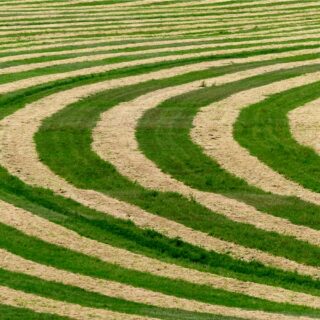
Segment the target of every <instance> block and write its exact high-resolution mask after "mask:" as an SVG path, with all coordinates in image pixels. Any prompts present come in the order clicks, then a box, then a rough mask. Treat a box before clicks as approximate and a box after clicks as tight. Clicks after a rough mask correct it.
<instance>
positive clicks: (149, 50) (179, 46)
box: [0, 38, 320, 68]
mask: <svg viewBox="0 0 320 320" xmlns="http://www.w3.org/2000/svg"><path fill="white" fill-rule="evenodd" d="M309 40H310V42H311V43H314V42H317V41H319V44H320V38H311V39H309ZM309 40H308V39H299V40H294V41H280V42H274V41H271V42H264V43H261V44H259V43H245V44H242V43H241V44H238V45H234V44H226V45H220V46H218V47H212V46H213V44H212V43H211V42H210V41H204V42H200V43H192V42H191V43H189V42H185V43H172V44H158V45H157V44H155V45H148V46H147V45H146V46H136V47H129V48H118V49H112V48H111V49H108V47H101V46H97V47H96V48H98V50H94V51H90V50H92V48H91V49H88V51H83V50H82V51H80V52H77V51H76V50H75V51H74V52H70V53H60V54H59V52H56V53H55V54H54V55H51V54H50V55H48V56H46V55H45V53H47V52H44V53H43V56H41V57H30V58H28V57H24V58H23V59H21V58H20V57H17V60H11V59H10V61H6V62H0V68H8V67H13V66H19V65H27V64H30V63H41V62H49V61H57V62H58V61H59V60H62V59H72V58H78V57H88V56H90V57H93V58H94V57H95V56H96V55H101V54H122V56H123V57H125V59H129V58H128V56H125V54H128V53H130V54H134V53H135V52H136V51H138V52H137V54H143V51H146V52H145V54H146V55H147V57H149V55H150V56H151V57H157V56H167V55H171V54H184V53H185V52H186V53H187V54H190V53H200V52H207V51H217V52H218V54H219V51H222V50H235V49H249V48H255V47H261V46H272V45H278V46H280V45H292V46H298V45H303V46H304V47H305V46H306V45H310V44H309V43H308V41H309ZM197 45H201V46H205V45H208V47H203V48H197V47H196V46H197ZM189 46H194V48H192V49H191V48H190V49H189V48H187V50H185V49H184V47H189ZM174 48H176V51H170V50H172V49H174ZM258 49H259V50H261V49H260V48H258ZM287 49H289V50H290V47H287ZM156 50H168V51H166V52H154V51H156ZM15 55H17V52H14V53H13V54H9V55H8V54H7V55H5V54H4V53H3V54H0V57H11V56H12V57H14V56H15Z"/></svg>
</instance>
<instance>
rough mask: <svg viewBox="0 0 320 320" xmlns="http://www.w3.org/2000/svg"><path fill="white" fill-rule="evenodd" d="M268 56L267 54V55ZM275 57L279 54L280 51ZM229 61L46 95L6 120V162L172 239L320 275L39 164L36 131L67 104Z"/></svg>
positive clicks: (1, 158) (2, 158) (26, 176)
mask: <svg viewBox="0 0 320 320" xmlns="http://www.w3.org/2000/svg"><path fill="white" fill-rule="evenodd" d="M291 55H292V53H291ZM291 55H290V54H289V55H288V54H287V53H286V55H283V56H291ZM267 56H268V57H269V58H271V57H272V55H267ZM267 56H266V57H265V58H267ZM275 56H277V57H279V56H280V55H275ZM262 59H263V58H262V57H261V56H260V57H254V58H247V59H239V60H241V62H249V61H260V60H262ZM227 62H230V61H229V60H227V61H219V62H210V63H208V62H206V63H202V64H196V65H191V66H186V67H178V68H173V69H169V70H161V71H158V72H153V73H150V74H146V75H142V76H133V77H128V78H122V79H116V80H111V81H106V82H102V83H98V84H93V85H88V86H84V87H79V88H74V89H71V90H68V91H64V92H60V93H57V94H54V95H51V96H48V97H46V98H43V99H41V100H39V101H37V102H35V103H32V104H30V105H28V106H26V107H25V108H24V109H21V110H19V111H17V112H16V113H15V114H13V115H11V116H9V117H7V118H5V119H4V120H3V121H1V123H0V125H1V127H2V130H1V139H0V140H1V148H0V149H1V154H0V162H1V164H2V165H3V166H4V167H5V168H7V169H8V170H9V171H10V172H11V173H12V174H13V175H16V176H18V177H19V178H21V179H22V180H24V181H25V182H26V183H29V184H32V185H38V186H43V187H46V188H49V189H52V190H53V191H54V192H56V193H58V194H63V195H65V196H67V197H70V198H72V199H74V200H76V201H78V202H80V203H82V204H84V205H87V206H89V207H91V208H94V209H97V210H99V211H102V212H106V213H110V214H112V215H114V216H116V217H120V218H124V219H130V220H132V221H133V222H135V223H136V224H137V225H138V226H140V227H143V228H145V227H148V228H152V229H155V230H157V231H158V232H161V233H164V234H166V235H168V236H169V237H181V238H182V239H183V240H184V241H186V242H189V243H192V244H195V245H199V246H202V247H205V248H206V249H208V250H214V251H217V252H223V253H226V252H228V253H230V254H231V255H232V256H233V257H236V258H240V259H244V260H249V261H250V260H252V259H255V260H257V261H261V262H262V263H264V264H266V265H271V266H275V267H278V268H282V269H284V270H291V271H295V270H297V271H298V272H300V273H303V274H309V275H313V276H318V275H319V270H318V269H317V268H312V267H309V266H302V265H300V264H298V263H296V262H293V261H289V260H287V259H284V258H282V257H276V256H272V255H270V254H268V253H265V252H260V251H258V250H254V249H248V248H244V247H242V246H239V245H235V244H232V243H229V242H225V241H222V240H219V239H216V238H213V237H209V236H207V235H205V234H203V233H202V232H198V231H194V230H192V229H189V228H187V227H185V226H182V225H180V224H177V223H175V222H173V221H170V220H167V219H165V218H161V217H158V216H155V215H152V214H150V213H147V212H146V211H143V210H141V209H139V208H137V207H135V206H132V205H129V204H127V203H124V202H121V201H118V200H115V199H112V198H110V197H108V196H106V195H103V194H101V193H99V192H95V191H92V190H81V189H78V188H75V187H73V186H72V185H70V184H68V183H67V182H66V181H65V180H63V179H61V178H59V177H58V176H56V175H55V174H53V173H52V172H51V171H50V170H49V169H48V168H47V167H46V166H44V165H43V164H42V163H41V162H39V159H38V155H37V152H36V149H35V146H34V144H33V135H34V133H36V131H37V129H38V127H39V126H40V125H41V121H42V120H43V119H44V118H46V117H49V116H50V115H52V114H54V113H55V112H57V111H59V110H61V109H62V108H64V107H65V106H67V105H69V104H71V103H73V102H76V101H78V100H79V99H81V98H84V97H87V96H88V95H91V94H94V93H96V92H99V91H103V90H107V89H111V88H116V87H119V86H125V85H129V84H134V83H139V82H143V81H147V80H151V79H157V78H158V79H161V78H165V77H170V76H174V75H177V74H184V73H186V72H188V71H189V72H190V71H192V70H200V68H201V67H202V68H203V69H206V68H208V67H210V66H219V65H220V66H222V65H225V64H226V63H227ZM26 120H27V121H26Z"/></svg>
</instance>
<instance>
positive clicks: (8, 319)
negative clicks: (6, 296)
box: [0, 304, 70, 320]
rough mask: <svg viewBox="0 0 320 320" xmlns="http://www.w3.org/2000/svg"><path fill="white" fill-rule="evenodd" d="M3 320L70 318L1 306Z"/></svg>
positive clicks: (57, 319)
mask: <svg viewBox="0 0 320 320" xmlns="http://www.w3.org/2000/svg"><path fill="white" fill-rule="evenodd" d="M0 315H1V320H12V319H23V320H67V319H70V318H67V317H59V316H56V315H51V314H47V313H37V312H33V311H31V310H28V309H25V308H14V307H10V306H5V305H2V304H0Z"/></svg>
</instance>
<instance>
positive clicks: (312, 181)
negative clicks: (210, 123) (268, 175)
mask: <svg viewBox="0 0 320 320" xmlns="http://www.w3.org/2000/svg"><path fill="white" fill-rule="evenodd" d="M319 89H320V82H316V83H313V84H309V85H305V86H301V87H299V88H296V89H292V90H289V91H286V92H283V93H281V94H275V95H273V96H271V97H269V98H268V99H265V100H264V101H262V102H261V103H258V104H255V105H252V106H250V107H248V108H246V109H244V110H243V111H242V112H241V114H240V116H239V119H238V121H237V123H236V124H235V130H234V132H235V138H236V139H237V141H239V143H240V144H241V145H242V146H244V147H245V148H248V150H249V151H250V153H251V154H253V155H255V156H257V157H258V158H259V159H260V160H262V161H263V162H265V163H266V164H267V165H268V166H269V167H271V168H273V169H274V170H275V171H277V172H279V173H280V174H282V175H284V176H286V177H288V178H289V179H290V180H293V181H296V182H298V183H299V184H301V185H302V186H304V187H306V188H309V189H311V190H313V191H315V192H320V157H319V155H318V154H317V153H316V152H315V151H314V150H313V149H311V148H308V147H305V146H302V145H300V144H298V143H297V142H296V141H295V140H294V139H293V137H292V135H291V133H290V127H289V123H288V118H287V114H288V112H289V111H291V110H293V109H295V108H297V107H299V106H302V105H304V104H306V103H308V102H310V101H313V100H316V99H318V98H319V97H320V93H319V92H320V91H319ZM318 217H320V216H318Z"/></svg>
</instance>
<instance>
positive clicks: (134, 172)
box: [92, 60, 320, 246]
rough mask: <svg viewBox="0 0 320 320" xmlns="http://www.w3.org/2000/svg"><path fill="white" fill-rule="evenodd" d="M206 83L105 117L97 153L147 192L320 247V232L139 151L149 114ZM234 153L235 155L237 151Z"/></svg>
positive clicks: (220, 80) (226, 79) (231, 77)
mask: <svg viewBox="0 0 320 320" xmlns="http://www.w3.org/2000/svg"><path fill="white" fill-rule="evenodd" d="M319 62H320V60H314V61H312V60H311V61H303V62H293V63H285V64H279V65H272V66H268V67H260V68H257V69H253V70H249V71H242V72H239V73H236V74H228V75H225V76H221V77H217V78H213V79H206V84H207V85H208V86H210V85H212V84H215V85H220V84H226V83H230V82H233V81H237V80H241V79H245V78H248V77H250V76H255V75H259V74H263V73H266V72H271V71H276V70H281V69H285V68H294V67H298V66H307V65H312V64H316V63H319ZM317 76H318V73H315V74H312V75H311V76H308V77H307V78H306V81H307V80H308V79H309V78H310V77H314V78H316V77H317ZM303 81H304V78H303V77H302V78H301V81H300V82H303ZM288 82H292V80H288ZM201 83H202V81H195V82H192V83H189V84H186V85H181V86H177V87H172V88H165V89H162V90H158V91H155V92H152V93H150V94H146V95H144V96H141V97H139V98H137V99H135V100H133V101H130V102H125V103H122V104H120V105H118V106H116V107H114V108H112V109H110V110H108V111H107V112H105V113H104V114H103V115H102V116H101V120H100V122H99V123H98V125H97V127H96V129H95V130H94V132H93V140H94V142H93V145H92V146H93V149H94V151H95V152H97V153H98V155H99V156H100V157H101V158H102V159H104V160H106V161H108V162H111V163H112V164H113V165H114V166H115V167H116V168H117V169H118V170H119V171H120V173H121V174H123V175H125V176H127V177H129V178H130V179H131V180H133V181H138V182H139V183H140V184H142V185H143V186H144V187H146V188H151V189H156V190H160V191H171V192H179V193H181V194H182V195H185V196H187V197H191V198H193V199H195V200H196V201H198V202H199V203H201V204H202V205H204V206H205V207H207V208H208V209H210V210H212V211H214V212H217V213H221V214H224V215H226V216H227V217H228V218H230V219H232V220H235V221H237V222H242V223H249V224H252V225H254V226H256V227H257V228H261V229H263V230H267V231H274V232H277V233H280V234H284V235H289V236H294V237H296V238H297V239H299V240H303V241H307V242H309V243H311V244H314V245H317V246H319V245H320V232H319V231H317V230H313V229H310V228H307V227H303V226H297V225H294V224H292V223H290V222H289V221H288V220H285V219H282V218H277V217H274V216H271V215H268V214H265V213H262V212H259V211H258V210H256V209H255V208H254V207H251V206H249V205H246V204H243V203H240V202H238V201H236V200H233V199H230V198H227V197H225V196H221V195H218V194H213V193H208V192H201V191H198V190H195V189H192V188H191V187H188V186H186V185H184V184H183V183H181V182H179V181H177V180H175V179H174V178H172V177H170V176H169V175H167V174H165V173H163V172H162V171H161V170H160V169H158V168H157V167H156V165H155V164H154V163H153V162H152V161H150V160H148V159H147V158H146V157H145V156H144V155H143V154H142V153H141V152H140V151H139V147H138V143H137V141H136V140H135V128H136V126H137V123H138V121H139V119H140V118H141V117H142V116H143V114H144V112H146V111H147V110H150V109H152V108H155V107H157V106H158V105H159V104H160V103H162V102H163V101H165V100H167V99H169V98H172V97H174V96H177V95H181V94H184V93H186V92H189V91H192V90H196V89H199V88H200V87H201ZM282 83H286V82H285V81H283V82H281V84H282ZM289 85H290V84H289ZM272 86H273V87H277V83H274V84H273V85H272ZM280 88H281V87H280ZM259 89H260V88H257V89H256V91H259ZM279 90H281V89H279ZM206 116H207V115H206ZM204 119H207V122H206V123H212V122H211V119H212V117H210V118H209V117H204V118H201V119H200V121H199V122H197V124H199V126H201V130H203V132H206V133H207V135H209V136H210V137H211V131H207V129H208V128H207V127H206V126H205V125H204V124H203V123H204ZM214 127H215V124H213V125H212V128H214ZM195 130H197V129H195ZM196 132H198V131H196ZM219 133H220V132H219ZM221 145H222V144H220V145H219V147H220V148H221ZM219 150H220V149H219ZM230 152H232V150H231V151H230ZM229 156H230V154H229Z"/></svg>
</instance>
